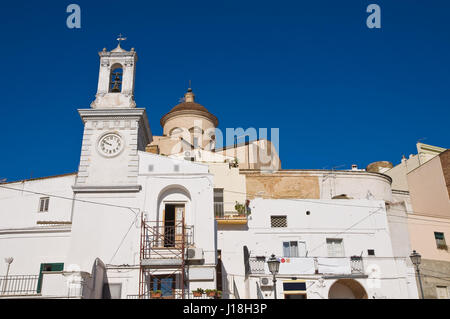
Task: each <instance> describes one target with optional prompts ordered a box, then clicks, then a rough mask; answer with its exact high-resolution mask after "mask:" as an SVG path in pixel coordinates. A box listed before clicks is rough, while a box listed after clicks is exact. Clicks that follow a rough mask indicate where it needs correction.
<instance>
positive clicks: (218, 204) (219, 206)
mask: <svg viewBox="0 0 450 319" xmlns="http://www.w3.org/2000/svg"><path fill="white" fill-rule="evenodd" d="M214 214H215V216H216V217H223V215H224V211H223V188H214Z"/></svg>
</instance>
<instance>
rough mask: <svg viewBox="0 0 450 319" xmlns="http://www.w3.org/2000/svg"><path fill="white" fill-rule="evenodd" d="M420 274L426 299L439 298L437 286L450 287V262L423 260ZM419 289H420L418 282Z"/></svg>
mask: <svg viewBox="0 0 450 319" xmlns="http://www.w3.org/2000/svg"><path fill="white" fill-rule="evenodd" d="M420 272H421V278H422V284H423V293H424V296H425V299H435V298H437V291H436V286H443V287H450V262H447V261H440V260H430V259H422V262H421V264H420ZM417 288H418V289H419V295H420V288H419V282H418V281H417Z"/></svg>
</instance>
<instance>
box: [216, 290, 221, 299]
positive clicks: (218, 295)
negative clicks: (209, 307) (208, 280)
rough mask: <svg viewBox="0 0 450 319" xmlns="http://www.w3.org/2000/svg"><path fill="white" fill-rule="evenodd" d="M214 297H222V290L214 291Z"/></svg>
mask: <svg viewBox="0 0 450 319" xmlns="http://www.w3.org/2000/svg"><path fill="white" fill-rule="evenodd" d="M216 298H217V299H219V298H222V291H220V290H217V291H216Z"/></svg>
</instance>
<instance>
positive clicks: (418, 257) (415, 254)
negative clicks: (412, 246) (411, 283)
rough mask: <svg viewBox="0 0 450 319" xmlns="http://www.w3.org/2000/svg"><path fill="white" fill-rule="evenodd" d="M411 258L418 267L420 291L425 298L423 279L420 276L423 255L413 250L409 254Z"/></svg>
mask: <svg viewBox="0 0 450 319" xmlns="http://www.w3.org/2000/svg"><path fill="white" fill-rule="evenodd" d="M409 258H411V261H412V263H413V265H414V266H415V267H416V273H417V278H419V286H420V293H421V296H422V299H424V296H423V287H422V279H421V278H420V269H419V265H420V262H421V261H422V256H421V255H420V254H419V253H418V252H416V251H415V250H413V252H412V254H411V255H410V256H409Z"/></svg>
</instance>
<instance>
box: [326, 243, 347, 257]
mask: <svg viewBox="0 0 450 319" xmlns="http://www.w3.org/2000/svg"><path fill="white" fill-rule="evenodd" d="M327 248H328V257H345V254H344V243H343V240H342V239H338V238H327Z"/></svg>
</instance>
